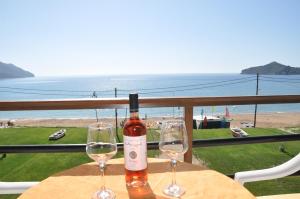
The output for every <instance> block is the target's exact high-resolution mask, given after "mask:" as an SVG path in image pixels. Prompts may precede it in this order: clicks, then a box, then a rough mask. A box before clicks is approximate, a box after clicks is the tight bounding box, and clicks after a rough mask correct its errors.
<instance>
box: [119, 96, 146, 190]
mask: <svg viewBox="0 0 300 199" xmlns="http://www.w3.org/2000/svg"><path fill="white" fill-rule="evenodd" d="M129 107H130V118H129V119H128V120H127V122H126V123H125V125H124V129H123V135H124V139H123V141H124V158H125V179H126V184H127V185H128V186H133V187H137V186H144V185H146V184H147V142H146V127H145V125H144V123H143V122H142V121H141V120H140V119H139V103H138V94H137V93H134V94H129Z"/></svg>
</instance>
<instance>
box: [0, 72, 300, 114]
mask: <svg viewBox="0 0 300 199" xmlns="http://www.w3.org/2000/svg"><path fill="white" fill-rule="evenodd" d="M257 83H258V95H295V94H296V95H299V94H300V75H260V76H259V77H258V81H257V76H256V75H241V74H160V75H106V76H103V75H102V76H100V75H99V76H72V77H71V76H66V77H63V76H59V77H33V78H17V79H2V80H0V101H8V100H13V101H24V100H47V99H74V98H82V99H83V98H93V97H94V98H115V97H116V96H117V97H118V98H121V97H122V98H124V97H126V98H127V97H128V94H129V93H131V92H138V93H139V96H140V97H178V96H180V97H186V96H199V97H205V96H249V95H256V87H257ZM226 107H227V109H228V110H229V112H230V114H242V113H253V112H254V105H236V106H232V105H230V106H217V107H208V106H205V107H195V108H194V115H200V114H201V112H203V113H204V114H205V115H222V114H224V112H225V108H226ZM96 111H97V113H98V116H99V117H100V118H101V117H105V118H109V117H114V115H115V109H100V110H94V109H87V110H51V111H44V110H43V111H0V119H24V118H26V119H29V118H95V115H96ZM117 111H118V116H119V117H127V116H128V114H129V113H128V110H127V109H126V108H123V109H118V110H117ZM258 112H300V104H299V103H298V104H273V105H258ZM140 114H141V116H142V117H158V116H159V117H160V116H166V117H172V116H174V117H180V116H182V114H183V108H182V107H170V108H142V109H141V110H140Z"/></svg>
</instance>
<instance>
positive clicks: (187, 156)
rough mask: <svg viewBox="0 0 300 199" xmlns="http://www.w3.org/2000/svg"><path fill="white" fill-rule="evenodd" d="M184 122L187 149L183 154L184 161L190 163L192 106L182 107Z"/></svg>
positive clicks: (191, 150) (191, 151) (191, 153)
mask: <svg viewBox="0 0 300 199" xmlns="http://www.w3.org/2000/svg"><path fill="white" fill-rule="evenodd" d="M184 121H185V125H186V130H187V135H188V142H189V149H188V151H187V152H186V153H185V154H184V161H185V162H189V163H192V157H193V106H185V107H184Z"/></svg>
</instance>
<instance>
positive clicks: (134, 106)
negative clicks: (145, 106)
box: [129, 93, 139, 112]
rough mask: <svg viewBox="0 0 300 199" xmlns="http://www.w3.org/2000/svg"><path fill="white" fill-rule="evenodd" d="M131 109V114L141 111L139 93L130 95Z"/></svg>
mask: <svg viewBox="0 0 300 199" xmlns="http://www.w3.org/2000/svg"><path fill="white" fill-rule="evenodd" d="M129 109H130V112H138V111H139V95H138V94H137V93H130V94H129Z"/></svg>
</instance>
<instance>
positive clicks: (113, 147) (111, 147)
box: [86, 123, 117, 199]
mask: <svg viewBox="0 0 300 199" xmlns="http://www.w3.org/2000/svg"><path fill="white" fill-rule="evenodd" d="M86 153H87V155H88V156H89V157H90V158H91V159H93V160H94V161H96V162H97V163H98V164H99V168H100V172H101V180H102V186H101V188H100V190H99V191H97V192H96V193H95V194H94V195H93V197H92V198H93V199H112V198H115V194H114V192H113V191H112V190H110V189H107V188H106V187H105V181H104V169H105V164H106V162H107V161H108V160H109V159H111V158H112V157H113V156H114V155H116V153H117V143H116V136H115V133H114V132H113V130H112V126H111V125H109V124H103V123H96V124H92V125H90V126H89V128H88V135H87V145H86Z"/></svg>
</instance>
